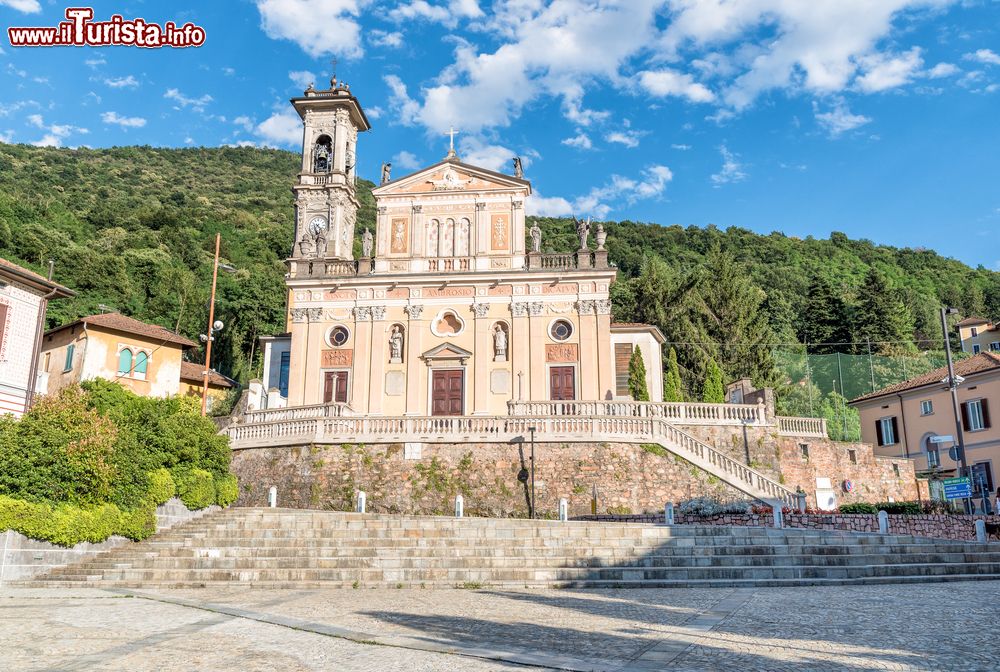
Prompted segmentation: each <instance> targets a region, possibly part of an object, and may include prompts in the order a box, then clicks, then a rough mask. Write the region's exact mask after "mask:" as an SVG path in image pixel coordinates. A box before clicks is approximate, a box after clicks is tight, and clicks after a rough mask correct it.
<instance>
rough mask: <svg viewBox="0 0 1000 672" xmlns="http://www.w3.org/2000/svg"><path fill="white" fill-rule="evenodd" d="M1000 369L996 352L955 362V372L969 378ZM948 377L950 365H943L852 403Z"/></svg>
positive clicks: (905, 390)
mask: <svg viewBox="0 0 1000 672" xmlns="http://www.w3.org/2000/svg"><path fill="white" fill-rule="evenodd" d="M994 370H996V371H1000V353H996V352H982V353H980V354H978V355H976V356H975V357H970V358H968V359H963V360H962V361H960V362H955V374H956V375H959V376H962V377H963V378H968V377H969V376H972V375H976V374H979V373H985V372H987V371H994ZM947 377H948V367H947V366H942V367H941V368H939V369H934V370H933V371H929V372H928V373H925V374H923V375H922V376H917V377H916V378H910V379H909V380H904V381H902V382H900V383H896V384H895V385H890V386H888V387H884V388H882V389H881V390H878V391H876V392H873V393H871V394H866V395H864V396H861V397H858V398H857V399H854V400H852V401H851V402H850V403H851V404H856V403H858V402H861V401H867V400H869V399H878V398H879V397H884V396H887V395H891V394H899V393H901V392H907V391H909V390H916V389H919V388H921V387H926V386H928V385H940V384H941V381H942V380H944V379H945V378H947Z"/></svg>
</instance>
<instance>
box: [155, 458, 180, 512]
mask: <svg viewBox="0 0 1000 672" xmlns="http://www.w3.org/2000/svg"><path fill="white" fill-rule="evenodd" d="M176 493H177V484H176V483H174V477H173V476H171V475H170V472H169V471H168V470H167V469H164V468H162V467H161V468H159V469H157V470H155V471H151V472H149V498H150V500H151V501H152V502H153V504H156V505H160V504H163V503H164V502H166V501H167V500H168V499H170V498H171V497H173V496H174V495H175V494H176Z"/></svg>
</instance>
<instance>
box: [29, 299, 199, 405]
mask: <svg viewBox="0 0 1000 672" xmlns="http://www.w3.org/2000/svg"><path fill="white" fill-rule="evenodd" d="M193 347H195V343H194V342H193V341H191V340H189V339H187V338H185V337H183V336H181V335H180V334H177V333H174V332H172V331H170V330H169V329H165V328H164V327H161V326H159V325H156V324H147V323H146V322H140V321H139V320H136V319H133V318H131V317H126V316H125V315H121V314H120V313H103V314H101V315H90V316H88V317H83V318H80V319H79V320H76V321H75V322H70V323H69V324H64V325H62V326H61V327H56V328H55V329H50V330H49V331H47V332H45V337H44V339H43V342H42V357H41V361H42V367H41V369H42V372H43V375H44V376H45V379H46V384H45V386H44V388H40V389H39V392H45V393H48V394H52V393H54V392H57V391H58V390H60V389H62V388H64V387H66V386H67V385H71V384H73V383H79V382H81V381H84V380H93V379H94V378H105V379H107V380H113V381H115V382H117V383H121V384H122V385H123V386H124V387H127V388H128V389H130V390H132V391H133V392H135V393H136V394H140V395H143V396H150V397H167V396H171V395H174V394H178V393H180V391H181V390H180V380H181V356H182V355H183V353H184V351H185V350H187V349H188V348H193Z"/></svg>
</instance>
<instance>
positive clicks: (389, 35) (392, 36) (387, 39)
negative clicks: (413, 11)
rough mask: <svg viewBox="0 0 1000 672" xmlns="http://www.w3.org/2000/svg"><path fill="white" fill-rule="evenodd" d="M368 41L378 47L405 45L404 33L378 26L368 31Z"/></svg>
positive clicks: (391, 47) (392, 47)
mask: <svg viewBox="0 0 1000 672" xmlns="http://www.w3.org/2000/svg"><path fill="white" fill-rule="evenodd" d="M368 41H369V42H371V43H372V44H373V45H375V46H376V47H387V48H390V49H395V48H397V47H401V46H403V33H401V32H399V31H398V30H397V31H392V32H389V31H385V30H379V29H377V28H376V29H373V30H370V31H368Z"/></svg>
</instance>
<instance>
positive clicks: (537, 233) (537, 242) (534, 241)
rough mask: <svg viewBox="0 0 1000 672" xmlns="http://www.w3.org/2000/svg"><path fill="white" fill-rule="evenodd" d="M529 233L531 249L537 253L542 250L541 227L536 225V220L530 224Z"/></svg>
mask: <svg viewBox="0 0 1000 672" xmlns="http://www.w3.org/2000/svg"><path fill="white" fill-rule="evenodd" d="M528 233H529V234H530V235H531V251H532V252H535V253H538V252H541V251H542V229H541V227H539V226H538V222H535V223H534V224H532V225H531V229H530V230H529V231H528Z"/></svg>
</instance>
